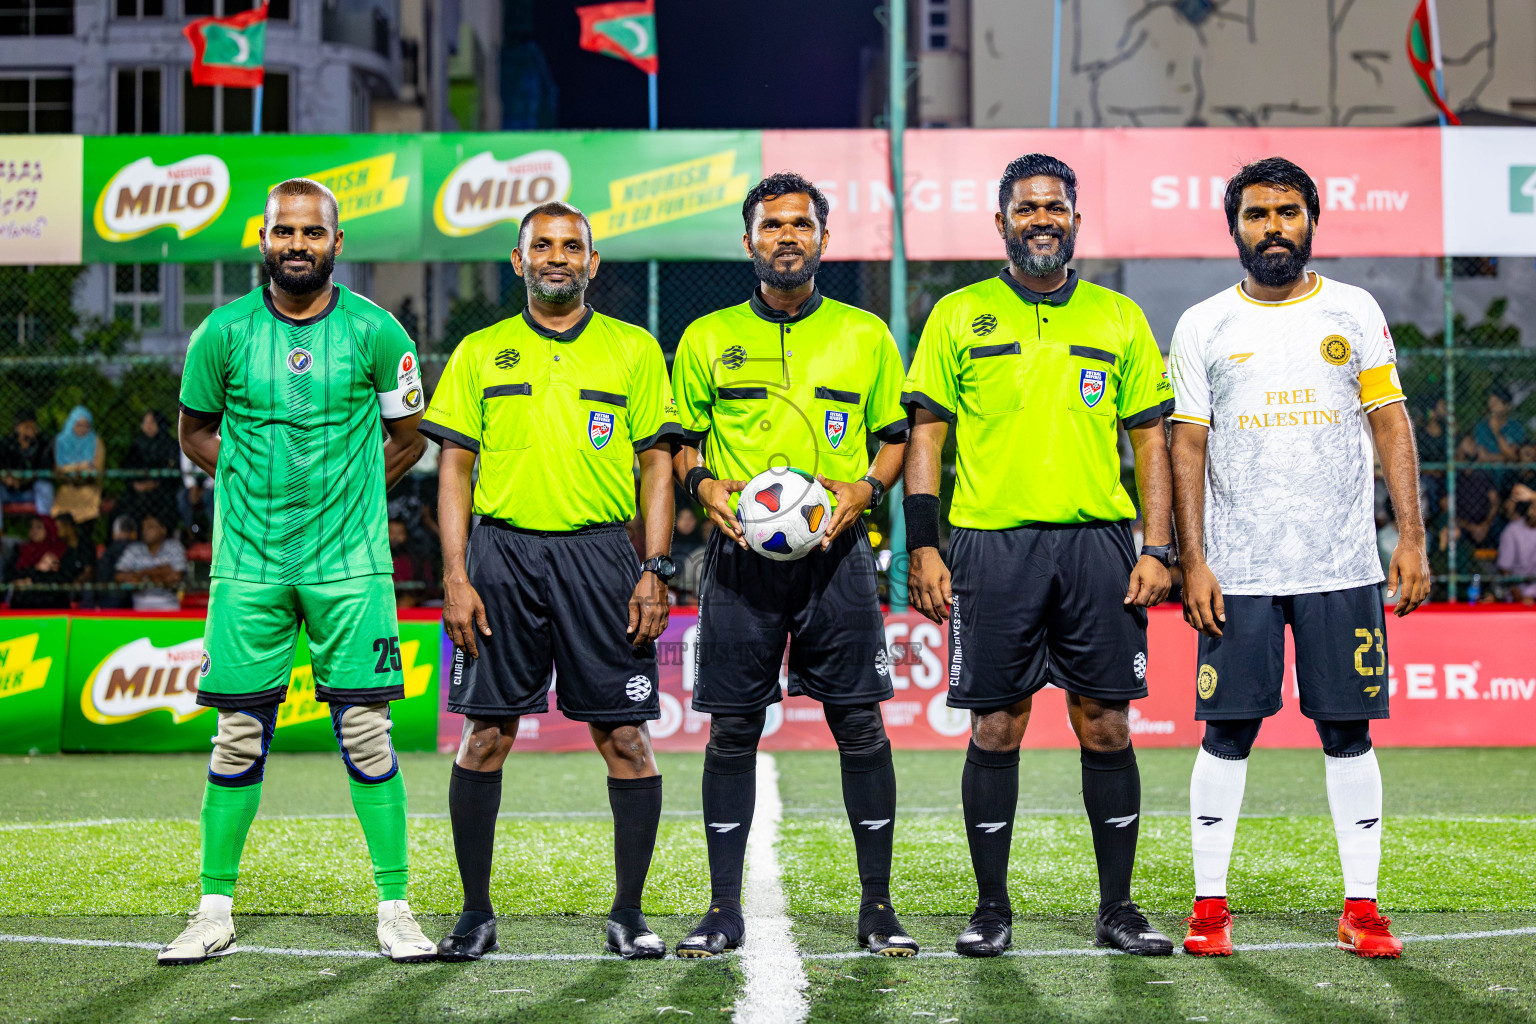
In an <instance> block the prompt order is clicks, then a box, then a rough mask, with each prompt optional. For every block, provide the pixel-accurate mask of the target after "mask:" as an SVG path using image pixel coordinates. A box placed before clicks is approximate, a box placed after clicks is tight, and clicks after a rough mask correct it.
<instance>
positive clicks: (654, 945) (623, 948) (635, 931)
mask: <svg viewBox="0 0 1536 1024" xmlns="http://www.w3.org/2000/svg"><path fill="white" fill-rule="evenodd" d="M635 916H636V917H637V918H639V920H638V921H635V922H633V926H632V925H631V924H630V923H626V922H624V921H617V920H614V918H612V917H609V918H608V935H607V941H606V942H604V943H603V948H604V949H606V950H607V951H608V952H610V953H617V954H619V956H621V957H623V958H624V959H625V960H660V959H661V958H662V957H664V956H666V955H667V944H666V943H665V942H663V941H661V936H660V935H657V934H656V933H655V932H653V931H651V926H650V925H648V924H646V923H645V915H643V914H636V915H635Z"/></svg>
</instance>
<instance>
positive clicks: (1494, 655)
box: [439, 605, 1536, 751]
mask: <svg viewBox="0 0 1536 1024" xmlns="http://www.w3.org/2000/svg"><path fill="white" fill-rule="evenodd" d="M697 632H698V625H697V619H696V618H695V617H694V616H693V615H692V614H689V613H684V612H681V611H679V612H674V613H673V615H672V621H671V624H670V625H668V627H667V631H666V632H665V633H663V634H662V638H661V640H660V641H659V642H658V653H659V656H660V662H661V665H660V669H661V710H662V714H661V718H660V719H659V720H658V721H655V722H652V723H651V735H652V737H653V739H654V741H655V744H656V749H657V750H661V751H684V750H702V749H704V743H705V741H706V740H707V739H708V738H709V716H708V715H703V714H699V713H697V712H694V711H693V710H692V709H690V708H689V706H688V705H689V698H690V696H691V693H692V690H693V644H694V638H695V637H696V635H697ZM885 636H886V644H887V647H888V649H889V655H890V662H891V668H890V671H891V683H892V686H893V688H894V689H895V691H896V693H895V696H894V697H893V698H892V699H891V700H889V701H887V702H886V703H885V705H884V712H885V725H886V729H887V731H888V732H889V733H890V737H891V742H892V744H894V745H895V746H897V747H900V748H905V749H909V750H911V749H942V748H952V749H956V750H960V749H963V748H964V747H965V744H966V740H967V737H968V736H969V733H970V719H969V716H968V715H967V714H966V713H964V712H957V711H954V710H953V709H951V708H949V707H947V706H946V705H945V703H944V698H945V693H946V690H947V689H948V683H949V676H948V672H947V669H946V665H947V653H948V652H947V649H946V643H947V637H946V631H945V630H943V629H940V628H939V627H938V626H936V625H934V624H933V623H932V622H929V621H928V620H927V619H925V618H923V617H922V616H920V615H916V614H912V613H907V614H902V615H888V616H887V617H886V620H885ZM1362 644H1363V645H1364V646H1363V647H1362V650H1361V654H1360V655H1359V657H1358V658H1357V659H1356V660H1357V662H1358V663H1359V665H1360V666H1361V667H1362V668H1363V669H1364V670H1366V671H1369V670H1370V669H1371V668H1372V666H1374V665H1376V664H1379V660H1378V659H1377V657H1376V656H1375V655H1374V653H1373V651H1372V650H1370V649H1369V648H1370V647H1371V642H1370V641H1362ZM1148 646H1149V648H1150V652H1149V653H1150V659H1149V660H1150V665H1149V667H1148V672H1147V685H1148V688H1149V690H1150V691H1151V693H1150V695H1149V696H1148V697H1147V698H1146V699H1145V700H1140V701H1137V702H1135V703H1134V704H1133V705H1132V708H1131V733H1132V736H1133V739H1134V742H1135V743H1136V744H1137V745H1138V746H1144V747H1192V746H1194V745H1196V744H1197V743H1199V742H1200V736H1201V734H1202V731H1203V728H1202V726H1201V725H1200V723H1198V722H1196V721H1195V720H1194V710H1195V671H1196V662H1195V634H1194V632H1193V631H1192V630H1191V629H1190V628H1189V627H1188V626H1187V625H1185V623H1184V620H1183V617H1182V615H1181V614H1180V612H1179V611H1178V609H1176V608H1171V607H1169V608H1158V609H1154V610H1153V611H1152V613H1151V615H1150V623H1149V627H1148ZM1387 647H1388V651H1389V654H1390V656H1391V659H1390V665H1389V667H1388V670H1387V672H1386V673H1384V678H1385V684H1386V685H1387V687H1388V689H1389V692H1390V693H1391V697H1392V717H1391V718H1390V719H1388V720H1386V721H1383V722H1378V723H1375V724H1374V725H1373V727H1372V732H1373V735H1374V736H1375V737H1376V739H1377V741H1378V742H1379V743H1381V744H1382V745H1383V746H1395V747H1444V746H1529V745H1536V615H1533V613H1531V612H1529V611H1501V610H1484V609H1480V608H1471V609H1469V608H1465V607H1458V606H1455V605H1451V606H1444V607H1435V606H1431V607H1427V608H1424V609H1421V610H1419V611H1417V612H1415V613H1414V614H1413V616H1412V617H1411V618H1408V619H1397V618H1392V617H1389V618H1388V620H1387ZM1286 648H1287V650H1286V668H1285V683H1284V700H1285V707H1284V709H1283V710H1282V711H1281V712H1280V713H1279V714H1278V715H1276V716H1274V717H1273V718H1272V719H1270V720H1269V721H1268V722H1267V723H1265V726H1264V731H1263V732H1262V733H1260V735H1259V745H1260V746H1270V747H1310V746H1314V745H1315V744H1316V743H1317V733H1316V731H1315V730H1314V729H1313V727H1312V724H1311V723H1310V722H1309V721H1307V720H1306V719H1305V718H1303V717H1302V716H1301V713H1300V711H1298V710H1297V701H1296V668H1295V659H1294V655H1293V652H1292V651H1291V645H1290V643H1289V640H1287V643H1286ZM448 653H449V652H448V651H447V650H446V645H445V655H446V654H448ZM448 674H449V673H448V670H447V668H446V667H445V669H444V676H445V678H446V677H447V676H448ZM780 682H781V684H783V683H785V682H786V680H785V679H784V678H783V677H782V676H781V679H780ZM558 685H559V683H558V680H557V681H556V686H557V687H558ZM1218 685H1219V684H1218ZM1063 698H1064V695H1063V694H1062V692H1061V691H1060V690H1057V689H1055V688H1053V687H1048V688H1046V689H1045V690H1043V691H1041V693H1040V694H1038V695H1037V696H1036V698H1035V713H1034V716H1033V718H1032V719H1031V721H1030V726H1029V735H1028V737H1027V738H1026V740H1025V745H1026V746H1028V747H1058V748H1061V747H1075V746H1077V740H1076V738H1075V737H1074V736H1073V735H1072V731H1071V729H1070V728H1069V727H1068V725H1067V715H1066V708H1065V702H1064V699H1063ZM551 703H553V702H551ZM461 725H462V719H461V718H460V717H459V716H457V715H448V714H443V715H442V716H441V718H440V728H439V745H440V746H441V747H442V748H443V749H453V748H454V747H456V746H457V744H458V736H459V730H460V728H461ZM591 742H592V741H591V739H590V738H589V737H588V734H587V727H586V726H585V725H584V724H582V723H580V722H572V721H569V720H567V719H566V718H565V716H563V715H561V714H560V713H559V712H555V711H551V712H550V713H549V714H545V715H530V716H527V717H525V718H524V719H523V720H522V725H521V727H520V730H519V733H518V742H517V746H518V749H519V750H586V749H589V748H590V747H591ZM763 748H764V749H766V750H830V749H832V748H833V743H832V737H831V734H830V733H828V731H827V726H826V721H825V719H824V717H823V715H822V710H821V705H820V704H818V703H816V702H815V701H813V700H810V699H809V698H806V697H790V698H787V699H786V700H785V701H784V702H783V703H782V704H776V705H774V706H773V708H771V709H770V711H769V715H768V724H767V728H766V730H765V734H764V739H763Z"/></svg>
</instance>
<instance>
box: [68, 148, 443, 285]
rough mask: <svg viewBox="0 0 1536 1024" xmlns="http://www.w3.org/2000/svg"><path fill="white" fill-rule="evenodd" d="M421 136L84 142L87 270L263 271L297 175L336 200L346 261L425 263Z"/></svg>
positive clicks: (85, 257) (85, 254) (85, 251)
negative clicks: (278, 200) (209, 266)
mask: <svg viewBox="0 0 1536 1024" xmlns="http://www.w3.org/2000/svg"><path fill="white" fill-rule="evenodd" d="M421 138H422V137H421V136H417V135H310V136H302V137H299V136H281V137H275V136H244V135H221V136H208V135H160V136H156V135H116V136H107V137H95V136H93V137H90V138H87V139H86V144H85V175H84V188H83V195H82V199H83V202H84V205H85V221H86V223H85V228H84V234H85V239H84V259H85V262H87V263H135V262H151V261H164V262H169V263H196V262H202V261H211V260H241V261H247V262H255V261H256V260H258V259H259V258H260V257H259V256H258V254H257V243H258V241H259V239H258V237H257V233H256V232H257V229H258V228H260V227H261V215H262V210H263V208H264V206H265V204H266V199H267V192H268V191H270V190H271V188H272V186H273V185H276V184H277V183H278V182H280V181H284V180H286V179H288V178H297V177H304V178H314V179H315V180H316V181H319V182H321V183H322V184H324V185H326V186H327V187H328V188H330V190H331V191H332V192H334V193H336V201H337V204H338V205H339V206H340V211H341V224H342V228H343V229H344V230H345V232H346V239H345V250H344V254H343V259H349V260H370V261H384V260H417V259H420V258H421V187H422V186H421Z"/></svg>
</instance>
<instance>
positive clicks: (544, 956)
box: [0, 755, 1536, 1022]
mask: <svg viewBox="0 0 1536 1024" xmlns="http://www.w3.org/2000/svg"><path fill="white" fill-rule="evenodd" d="M761 756H763V755H759V757H761ZM758 770H759V771H761V770H762V769H761V761H759V769H758ZM1522 935H1536V926H1532V927H1528V928H1499V929H1494V930H1491V931H1482V932H1447V933H1444V934H1437V935H1404V936H1402V940H1403V941H1404V942H1405V943H1420V942H1456V941H1464V940H1468V939H1504V938H1512V937H1518V936H1522ZM5 942H11V943H19V944H23V945H37V946H86V947H91V948H105V949H147V950H152V951H158V950H159V949H161V948H162V945H163V944H162V943H159V942H127V941H123V940H119V939H67V938H60V937H58V936H54V935H0V943H5ZM1334 947H1335V943H1332V942H1263V943H1248V944H1239V945H1237V946H1234V947H1233V948H1234V949H1236V950H1237V951H1238V952H1240V953H1273V952H1279V951H1282V950H1291V949H1333V948H1334ZM746 948H747V947H745V946H743V947H742V950H743V951H745V949H746ZM239 952H241V953H259V954H265V955H267V956H305V957H337V958H341V959H346V960H371V959H373V958H375V957H379V956H382V955H383V954H382V953H379V952H376V951H369V950H364V949H289V948H287V947H283V946H248V945H245V944H243V943H242V944H240V948H239ZM737 955H738V956H740V957H742V959H743V961H745V959H746V958H745V956H744V954H743V953H738V954H737ZM1126 955H1127V954H1125V953H1123V952H1121V951H1120V950H1118V949H1098V948H1095V947H1080V948H1074V949H1010V950H1009V951H1008V952H1006V953H1004V954H1003V956H1013V957H1098V956H1126ZM1178 955H1180V956H1183V955H1185V954H1183V953H1179V954H1178ZM868 957H869V954H868V953H866V952H863V951H858V952H854V951H852V950H849V951H846V952H840V953H791V954H789V956H788V957H786V959H790V958H793V959H798V960H859V959H867V958H868ZM485 959H486V960H495V961H512V962H520V961H535V962H536V961H572V960H574V961H597V960H613V959H615V958H614V957H613V956H612V955H610V954H603V953H487V954H486V956H485ZM917 959H918V960H958V959H960V956H959V954H958V953H952V952H940V953H934V952H929V953H919V954H918V955H917ZM903 962H905V961H903ZM742 967H743V970H744V971H745V967H746V964H745V962H743V964H742ZM744 999H745V994H743V998H742V999H738V1000H737V1003H738V1004H740V1003H741V1002H742V1001H743V1000H744ZM803 1019H804V1016H803V1014H802V1016H800V1017H796V1018H786V1022H787V1021H790V1020H803Z"/></svg>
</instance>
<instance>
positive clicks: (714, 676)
mask: <svg viewBox="0 0 1536 1024" xmlns="http://www.w3.org/2000/svg"><path fill="white" fill-rule="evenodd" d="M875 572H876V569H875V555H874V551H873V550H872V549H871V548H870V546H869V534H868V532H867V531H866V530H865V528H864V523H863V522H862V521H861V522H858V523H855V524H854V525H853V526H850V527H849V528H848V529H847V530H845V531H843V533H842V534H841V535H840V536H839V537H838V538H837V539H836V540H834V541H833V542H832V547H831V548H829V549H828V550H827V551H819V550H818V551H812V552H811V553H810V554H808V555H806V556H805V557H804V558H800V559H797V560H795V561H793V562H776V561H774V560H772V559H770V558H764V557H763V556H762V555H759V554H758V553H757V552H755V551H750V550H747V551H744V550H742V549H741V548H739V547H737V546H736V544H735V543H734V542H732V541H731V540H730V539H729V538H728V537H726V536H725V534H723V533H722V532H720V531H719V530H716V531H715V532H714V533H712V534H711V535H710V538H709V544H708V547H706V548H705V551H704V568H703V571H702V572H701V574H700V579H699V635H698V639H697V641H696V642H695V646H694V658H695V671H694V682H693V709H694V710H695V711H701V712H705V713H707V714H712V715H745V714H752V713H754V712H757V711H761V710H763V709H764V708H766V707H767V706H768V705H770V704H775V703H777V702H778V701H780V700H783V699H784V698H783V692H782V691H781V690H780V689H779V666H780V665H781V664H783V661H784V643H785V641H786V640H788V641H789V694H790V696H792V697H793V696H799V695H804V696H807V697H812V698H814V699H816V700H819V701H821V702H822V703H823V704H872V703H875V702H877V701H882V700H889V699H890V698H891V696H892V694H893V692H894V691H893V690H892V689H891V673H890V663H889V661H888V660H887V658H886V653H885V619H884V617H883V616H882V615H881V614H880V596H879V592H878V590H877V589H876V579H875Z"/></svg>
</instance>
